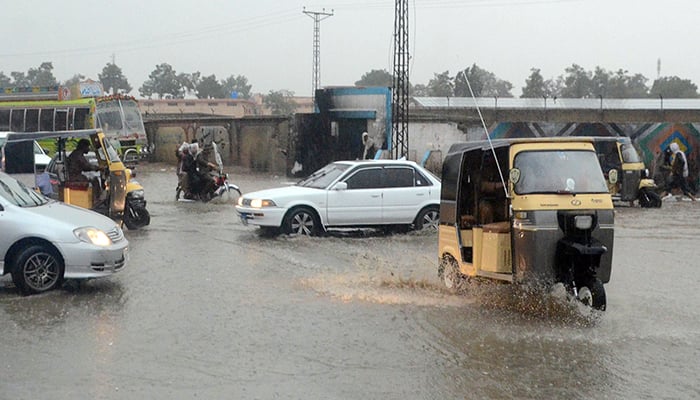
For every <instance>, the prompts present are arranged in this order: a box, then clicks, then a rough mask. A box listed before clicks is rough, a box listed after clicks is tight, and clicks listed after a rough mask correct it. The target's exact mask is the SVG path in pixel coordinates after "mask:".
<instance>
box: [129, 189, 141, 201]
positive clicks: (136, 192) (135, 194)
mask: <svg viewBox="0 0 700 400" xmlns="http://www.w3.org/2000/svg"><path fill="white" fill-rule="evenodd" d="M129 196H131V197H132V198H134V199H143V196H144V195H143V189H137V190H134V191H131V192H129Z"/></svg>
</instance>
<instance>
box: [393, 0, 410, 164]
mask: <svg viewBox="0 0 700 400" xmlns="http://www.w3.org/2000/svg"><path fill="white" fill-rule="evenodd" d="M408 63H409V53H408V0H396V12H395V14H394V90H393V92H392V104H391V114H392V122H393V129H394V132H393V133H394V134H393V135H392V140H391V141H392V150H393V155H394V158H396V159H398V158H401V157H406V158H408Z"/></svg>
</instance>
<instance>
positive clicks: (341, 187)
mask: <svg viewBox="0 0 700 400" xmlns="http://www.w3.org/2000/svg"><path fill="white" fill-rule="evenodd" d="M347 189H348V184H347V182H338V183H336V184H335V186H333V190H347Z"/></svg>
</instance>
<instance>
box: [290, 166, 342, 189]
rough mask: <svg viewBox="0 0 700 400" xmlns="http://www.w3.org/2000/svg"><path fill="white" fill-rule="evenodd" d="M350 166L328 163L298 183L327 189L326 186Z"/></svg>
mask: <svg viewBox="0 0 700 400" xmlns="http://www.w3.org/2000/svg"><path fill="white" fill-rule="evenodd" d="M349 167H350V166H349V165H347V164H338V163H332V164H328V165H326V166H325V167H323V168H321V169H319V170H318V171H316V172H314V173H313V174H311V175H310V176H309V177H307V178H306V179H303V180H301V181H299V183H297V185H298V186H304V187H311V188H317V189H325V188H326V186H328V185H329V184H331V182H333V181H335V180H336V179H337V178H338V177H339V176H340V175H342V174H343V173H344V172H345V170H347V169H348V168H349Z"/></svg>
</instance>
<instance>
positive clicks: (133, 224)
mask: <svg viewBox="0 0 700 400" xmlns="http://www.w3.org/2000/svg"><path fill="white" fill-rule="evenodd" d="M150 223H151V214H150V213H149V212H148V210H146V208H145V207H141V206H133V205H131V204H130V203H129V202H127V203H126V210H124V225H126V227H127V228H129V230H135V229H139V228H143V227H144V226H146V225H148V224H150Z"/></svg>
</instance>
